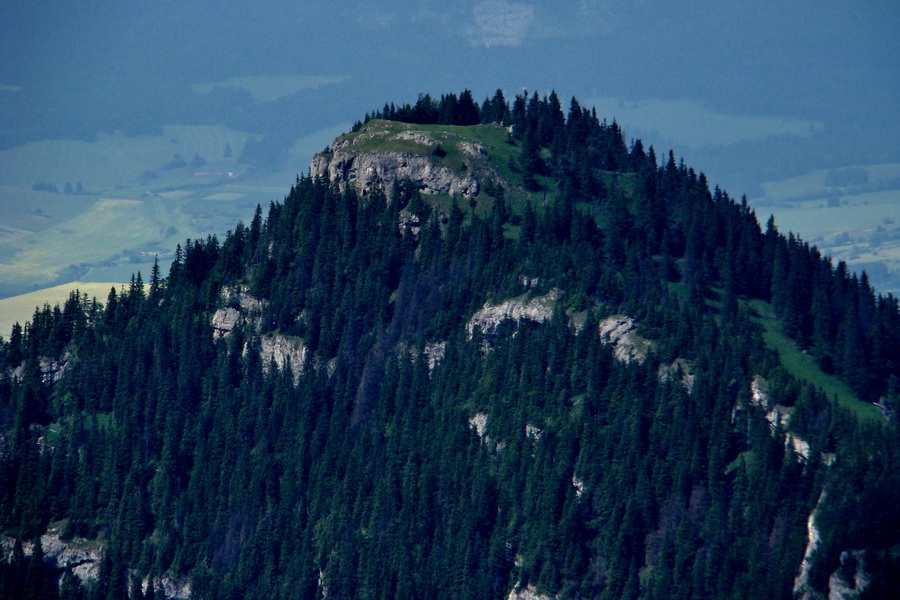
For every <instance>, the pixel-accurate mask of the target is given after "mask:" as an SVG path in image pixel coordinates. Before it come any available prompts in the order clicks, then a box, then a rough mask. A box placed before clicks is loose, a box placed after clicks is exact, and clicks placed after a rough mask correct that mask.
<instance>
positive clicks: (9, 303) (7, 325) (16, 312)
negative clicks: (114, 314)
mask: <svg viewBox="0 0 900 600" xmlns="http://www.w3.org/2000/svg"><path fill="white" fill-rule="evenodd" d="M121 286H122V284H119V283H84V282H81V281H73V282H72V283H67V284H66V285H58V286H55V287H52V288H46V289H43V290H38V291H36V292H30V293H28V294H21V295H19V296H13V297H12V298H4V299H2V300H0V335H2V336H3V339H6V340H8V339H9V332H10V331H11V330H12V326H13V324H15V323H16V322H18V323H19V324H20V325H24V324H25V322H26V321H31V317H32V316H33V315H34V311H35V309H36V308H40V307H43V306H44V304H49V305H50V306H51V307H52V306H56V305H57V304H59V305H60V306H62V304H63V303H64V302H65V301H66V299H67V298H68V297H69V294H71V293H72V291H73V290H78V292H79V294H87V296H88V298H97V299H98V300H99V301H100V302H102V303H104V304H105V303H106V297H107V296H108V295H109V290H110V289H111V288H116V290H117V291H118V290H120V289H121Z"/></svg>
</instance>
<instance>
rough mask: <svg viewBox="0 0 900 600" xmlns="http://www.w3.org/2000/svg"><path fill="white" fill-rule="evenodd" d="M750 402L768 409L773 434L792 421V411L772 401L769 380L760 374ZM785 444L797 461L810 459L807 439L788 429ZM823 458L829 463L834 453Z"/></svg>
mask: <svg viewBox="0 0 900 600" xmlns="http://www.w3.org/2000/svg"><path fill="white" fill-rule="evenodd" d="M750 404H752V405H753V406H759V407H762V408H763V409H764V410H765V411H766V413H765V418H766V421H768V423H769V430H770V431H771V432H772V435H773V436H774V435H777V433H778V430H779V428H780V429H781V430H784V429H786V428H787V426H788V425H789V424H790V422H791V415H790V413H789V412H787V410H786V409H784V408H783V407H781V406H779V405H777V404H775V403H774V402H773V401H772V399H771V398H770V396H769V393H768V382H766V380H765V379H763V378H762V377H760V376H759V375H757V376H755V377H754V378H753V380H752V381H751V382H750ZM784 445H785V447H787V448H790V449H791V450H793V451H794V454H796V455H797V462H806V461H808V460H809V453H810V450H809V442H807V441H806V440H804V439H802V438H800V437H798V436H797V435H795V434H793V433H791V432H790V431H788V432H785V434H784ZM821 458H822V461H823V462H824V463H825V464H827V465H830V464H831V463H832V462H833V461H834V456H833V455H831V456H825V455H824V454H823V455H822V457H821Z"/></svg>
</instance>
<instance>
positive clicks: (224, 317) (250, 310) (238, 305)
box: [212, 285, 265, 339]
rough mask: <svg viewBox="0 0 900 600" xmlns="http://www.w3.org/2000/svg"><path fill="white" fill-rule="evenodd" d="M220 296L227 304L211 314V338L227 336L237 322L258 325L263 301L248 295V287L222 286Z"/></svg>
mask: <svg viewBox="0 0 900 600" xmlns="http://www.w3.org/2000/svg"><path fill="white" fill-rule="evenodd" d="M220 297H221V299H222V302H223V303H225V304H226V305H227V306H225V307H223V308H220V309H219V310H217V311H216V312H215V314H213V316H212V327H213V339H218V338H220V337H228V336H229V335H231V332H232V330H233V329H234V328H235V327H236V326H237V325H238V324H239V323H240V324H245V323H251V324H253V325H255V326H258V325H259V320H260V313H261V312H262V309H263V308H265V301H263V300H259V299H258V298H255V297H254V296H252V295H250V288H249V287H247V286H245V285H244V286H241V287H233V286H228V287H224V288H222V292H221V294H220Z"/></svg>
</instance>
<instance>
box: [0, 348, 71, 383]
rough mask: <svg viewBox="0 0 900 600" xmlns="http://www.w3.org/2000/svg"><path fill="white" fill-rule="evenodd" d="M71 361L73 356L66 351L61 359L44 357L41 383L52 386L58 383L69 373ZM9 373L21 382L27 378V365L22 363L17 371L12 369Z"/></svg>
mask: <svg viewBox="0 0 900 600" xmlns="http://www.w3.org/2000/svg"><path fill="white" fill-rule="evenodd" d="M71 360H72V354H71V352H69V351H68V350H66V352H65V353H64V354H63V355H62V356H61V357H60V358H51V357H49V356H42V357H41V359H40V363H39V367H40V370H41V381H42V382H43V383H44V384H50V383H56V382H57V381H59V380H60V379H62V378H63V377H65V376H66V374H67V373H68V372H69V366H70V361H71ZM8 373H9V375H10V376H11V377H12V378H13V379H15V380H17V381H21V380H22V378H23V377H25V363H22V364H21V365H19V366H18V367H16V368H15V369H11V370H10V371H8Z"/></svg>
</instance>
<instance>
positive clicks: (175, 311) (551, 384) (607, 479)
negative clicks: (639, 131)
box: [0, 91, 900, 600]
mask: <svg viewBox="0 0 900 600" xmlns="http://www.w3.org/2000/svg"><path fill="white" fill-rule="evenodd" d="M374 119H386V120H393V121H403V122H407V123H416V124H438V125H443V126H446V127H448V128H454V127H475V126H478V125H479V124H484V125H487V124H491V123H499V124H501V125H502V126H504V127H508V128H509V132H510V133H509V139H508V144H510V145H511V146H512V147H514V148H515V149H516V152H517V153H518V154H517V156H518V157H519V158H518V162H517V164H516V165H515V168H516V170H517V172H518V173H520V174H521V175H522V177H523V181H524V189H525V191H528V192H529V193H530V194H531V195H530V196H527V197H528V198H532V199H533V200H525V201H523V200H521V198H522V197H525V196H515V195H514V194H512V193H511V192H512V190H509V189H507V190H504V189H503V187H502V186H501V185H494V184H492V185H490V186H489V189H486V188H482V193H481V194H480V195H479V196H478V197H477V198H476V200H477V206H478V210H477V211H476V210H475V206H476V203H475V202H474V201H473V202H472V203H470V202H468V201H464V200H463V199H453V198H451V199H450V202H449V203H445V204H437V203H432V202H429V199H428V198H427V197H425V196H424V195H423V194H420V192H419V191H418V190H417V189H416V188H415V186H412V185H407V184H404V182H397V185H395V186H393V188H392V190H391V192H390V193H389V194H388V193H384V192H378V191H376V192H375V193H374V194H370V195H369V196H367V197H366V198H361V197H357V194H356V193H355V192H354V191H353V190H352V189H348V190H347V191H344V192H341V191H339V190H338V188H337V187H336V186H334V185H332V184H330V183H329V182H326V181H323V180H321V179H312V178H311V177H309V176H299V177H298V178H297V181H296V183H295V185H293V186H292V187H291V189H290V190H289V191H288V193H287V195H286V196H285V197H284V199H283V200H282V201H279V202H273V203H272V204H271V205H270V206H269V207H267V209H266V210H263V209H262V208H258V209H257V211H256V213H255V215H253V216H252V218H251V220H250V221H249V225H246V224H244V223H238V224H236V226H235V228H234V229H233V230H232V231H231V232H229V233H228V235H226V236H225V237H224V239H221V240H220V239H218V238H216V237H215V236H209V237H207V238H206V239H197V240H187V241H186V242H185V243H184V244H183V245H182V246H179V248H178V249H177V252H176V258H175V260H174V262H173V263H172V266H171V268H170V270H169V272H168V273H162V272H160V270H159V269H158V268H157V269H154V271H153V272H152V273H149V274H145V275H146V276H147V278H146V279H144V277H143V276H142V275H141V274H136V275H135V276H134V278H133V279H132V282H131V284H130V285H129V286H127V287H124V288H121V289H119V290H115V289H113V290H111V291H110V293H109V296H108V297H107V298H105V299H101V300H100V301H98V300H96V299H88V298H86V297H85V296H81V295H79V294H78V293H73V294H72V295H71V296H70V297H69V299H68V301H66V302H65V304H64V305H63V306H57V307H52V308H51V307H49V306H45V307H43V308H39V309H37V310H36V311H35V313H34V317H33V319H32V320H31V321H30V322H29V323H27V324H25V325H24V327H19V326H17V327H15V328H14V329H13V331H12V332H11V334H10V336H9V338H8V339H5V340H4V341H3V343H2V345H0V368H2V375H0V530H2V533H3V534H4V536H5V537H4V538H3V540H4V541H3V544H4V545H3V551H4V555H3V556H4V561H3V563H2V564H0V597H2V598H65V599H70V598H73V599H74V598H84V599H98V600H107V599H115V600H119V599H125V598H131V599H142V600H143V599H145V598H162V597H165V596H166V594H167V593H168V592H166V591H165V589H164V586H163V581H164V580H177V581H181V582H189V586H190V590H191V597H193V598H210V599H223V600H224V599H232V598H234V599H237V598H324V597H327V598H328V599H329V600H334V599H338V598H454V599H457V598H459V599H462V598H472V599H480V598H497V599H500V598H507V597H508V596H509V595H510V592H511V590H514V589H526V588H528V587H531V588H533V590H534V591H535V592H536V593H539V594H544V595H545V596H546V597H547V598H553V597H559V598H609V599H613V598H616V599H618V598H647V599H650V598H741V599H747V598H758V599H770V598H792V597H794V596H795V594H807V597H810V598H812V597H815V594H824V596H827V594H828V589H829V579H830V578H833V577H834V574H835V573H841V572H844V573H845V575H846V576H845V580H848V581H852V579H853V572H854V570H855V569H863V570H864V571H865V573H866V577H868V578H869V584H868V586H867V587H866V588H865V590H864V591H863V592H862V594H861V597H863V598H880V597H889V596H890V595H891V593H892V592H896V591H897V590H898V589H900V587H898V586H900V576H898V573H900V469H898V468H897V464H898V461H900V439H898V425H897V422H896V419H895V417H894V416H893V415H895V414H896V413H895V412H894V411H895V407H897V401H898V398H900V308H898V302H897V299H896V298H893V297H891V296H886V297H885V296H881V295H878V294H876V293H875V291H873V289H872V288H871V286H870V285H869V283H868V281H867V278H866V277H865V275H859V276H858V275H856V274H853V273H851V272H850V271H849V270H848V268H847V266H846V265H845V264H843V263H839V264H836V265H835V264H833V263H832V262H831V261H830V259H828V258H827V257H823V256H822V255H821V254H820V253H819V252H818V250H817V249H816V248H815V247H811V246H810V245H808V244H807V243H805V242H803V241H802V240H801V239H800V238H799V237H797V236H795V235H792V234H789V235H785V234H783V233H780V232H779V231H778V230H777V228H776V226H775V224H774V222H773V221H772V220H769V222H768V224H767V225H766V226H764V227H761V226H760V224H759V222H758V220H757V215H756V214H755V213H754V211H753V210H752V209H751V208H750V207H749V206H748V205H747V203H746V201H736V200H734V199H733V198H731V197H730V196H729V195H728V194H727V193H726V192H724V191H723V190H720V189H719V188H718V187H713V188H712V189H711V187H710V182H708V181H707V180H706V177H705V176H704V175H703V174H702V173H697V172H695V171H694V170H693V169H692V168H689V167H688V166H686V165H684V164H683V162H680V161H677V160H676V159H675V155H674V154H673V153H672V152H669V153H668V155H667V156H663V157H657V156H656V154H655V151H654V149H653V148H649V149H645V148H644V147H643V145H642V143H641V142H640V140H634V141H630V142H629V141H626V138H625V135H624V133H623V131H622V130H621V129H620V127H619V126H618V125H617V124H616V123H615V122H613V123H608V122H606V121H604V120H601V119H600V118H598V116H597V115H596V114H595V113H594V112H593V111H591V110H588V109H586V108H583V107H581V106H580V105H579V104H578V102H577V101H576V100H572V101H571V103H570V106H569V108H568V110H564V109H563V107H562V106H561V104H560V102H559V99H558V98H557V97H556V95H555V94H550V95H549V96H543V97H541V96H539V95H538V94H531V95H529V94H528V93H524V94H522V95H518V96H516V97H515V99H514V100H513V101H512V103H509V102H507V100H506V99H505V98H504V97H503V94H502V92H499V91H498V92H497V94H495V95H494V96H493V97H492V98H488V99H486V100H484V102H483V103H481V104H479V103H477V102H475V101H474V100H473V98H472V95H471V92H468V91H464V92H463V93H462V94H460V95H459V96H456V95H455V94H447V95H444V96H442V97H441V98H440V99H433V98H431V97H430V96H428V95H423V96H420V97H419V99H418V101H417V102H416V103H415V104H414V105H404V106H399V107H398V106H393V105H387V106H385V107H384V108H383V109H379V110H376V111H373V112H372V113H370V114H367V115H366V117H365V119H364V120H363V121H361V122H359V123H357V125H356V126H355V127H354V130H359V129H360V128H362V127H364V126H365V124H366V123H367V122H369V121H370V120H374ZM527 188H531V189H527ZM410 215H412V217H414V219H415V223H416V224H417V226H415V227H412V226H410ZM510 299H519V300H521V302H523V303H526V302H529V301H531V300H538V301H544V302H546V303H549V305H550V307H551V309H552V310H551V311H550V313H549V314H551V315H552V316H547V317H546V318H543V319H541V320H540V322H539V320H536V319H519V320H518V321H517V320H515V319H506V320H504V321H502V322H500V323H499V324H498V326H497V327H496V328H493V329H491V328H487V327H483V328H479V327H473V326H468V327H467V324H468V323H470V322H471V319H472V317H473V315H475V314H476V313H477V312H478V311H479V310H480V309H482V308H483V307H485V306H486V305H497V304H500V303H502V302H504V301H507V300H510ZM248 307H249V308H248ZM228 310H231V311H232V312H231V313H229V314H240V315H243V316H242V317H241V318H237V319H236V320H233V322H232V324H231V326H230V329H229V330H228V332H227V335H224V334H222V332H221V331H218V330H216V329H215V328H214V326H213V317H214V315H215V314H217V311H228ZM223 314H225V313H223ZM250 314H252V318H251V317H250V316H247V315H250ZM612 315H627V316H628V317H629V318H630V319H632V320H633V321H634V322H635V323H637V329H636V331H637V333H639V334H640V335H641V336H642V338H643V339H646V340H649V342H648V343H649V345H650V347H651V349H650V351H649V352H648V353H647V354H646V357H644V358H643V359H642V360H637V359H632V360H622V359H621V357H618V356H617V355H616V354H615V348H614V347H613V346H612V345H611V344H609V343H608V340H605V339H604V338H603V337H602V336H601V335H599V334H598V331H599V328H600V325H601V323H602V322H603V321H604V319H606V318H608V317H610V316H612ZM772 324H775V325H776V326H777V327H778V328H780V329H779V330H780V331H782V332H783V333H784V335H785V336H787V337H789V338H790V340H791V343H792V344H794V345H795V346H796V349H797V350H798V351H799V352H801V353H802V354H803V355H804V356H807V357H811V358H812V359H814V362H815V364H816V365H817V368H818V369H819V371H818V372H820V373H823V374H826V375H830V376H835V377H838V378H840V379H841V380H842V381H843V382H845V383H846V385H847V386H849V389H850V390H852V393H853V394H854V395H855V397H856V401H857V404H859V405H862V406H865V407H867V408H871V405H872V403H878V404H879V405H880V406H881V407H882V413H879V414H878V416H877V417H876V418H867V417H865V416H864V415H863V416H861V415H860V414H859V413H858V412H857V411H854V410H853V408H852V406H851V407H848V406H847V405H846V404H840V403H838V402H837V401H836V399H835V397H833V396H832V395H829V394H828V393H826V392H825V391H823V390H822V389H821V388H820V387H819V386H818V385H816V381H815V379H814V378H813V379H810V378H806V379H804V378H801V377H796V376H795V375H792V374H791V372H790V369H788V368H787V366H786V365H785V364H784V361H783V357H782V356H781V355H780V354H779V351H778V349H777V348H773V347H772V345H771V343H767V338H766V326H767V325H770V326H771V325H772ZM273 340H274V341H280V342H282V343H289V344H293V346H292V347H293V348H295V349H301V350H297V354H298V355H299V356H300V357H301V358H302V360H295V361H293V362H292V361H288V360H283V361H281V362H278V361H276V360H275V359H274V358H273V356H275V355H274V354H272V353H271V352H267V351H266V347H267V345H268V346H271V344H273V343H274V342H273ZM265 357H269V358H268V359H266V358H265ZM667 374H668V375H667ZM761 380H762V381H765V382H766V387H767V394H768V397H767V399H766V400H764V401H760V400H759V398H758V397H757V395H756V391H755V390H756V388H754V382H758V381H761ZM766 403H768V404H769V405H771V406H774V405H777V406H778V407H780V410H781V412H782V414H788V415H789V418H785V419H782V418H779V417H778V416H777V414H776V417H775V418H774V419H770V420H767V418H766V417H767V410H768V408H770V406H763V405H764V404H766ZM885 415H886V416H885ZM797 439H802V440H803V441H804V442H805V443H806V444H807V446H806V447H805V450H803V449H802V448H801V446H798V445H797V444H795V443H792V441H791V440H797ZM814 511H815V523H816V526H817V529H818V532H819V540H818V544H817V548H816V550H815V552H813V553H812V554H811V556H809V557H808V560H807V561H806V563H807V564H806V573H805V575H804V577H805V580H804V587H802V588H798V587H796V586H795V580H796V579H797V578H798V576H799V575H800V572H801V564H802V563H804V557H805V556H806V554H807V550H808V544H809V531H808V523H809V520H810V515H811V514H813V512H814ZM52 528H55V529H54V530H55V531H57V530H58V531H59V536H60V538H61V539H62V540H63V541H66V540H70V541H73V542H72V543H74V541H78V542H79V543H82V544H86V543H89V542H90V543H94V544H97V545H98V546H99V547H102V561H100V563H99V570H98V573H97V577H96V578H95V579H88V580H84V581H83V580H81V579H80V578H79V577H77V576H75V574H74V566H71V565H70V566H68V567H61V566H59V564H57V563H54V562H53V561H49V560H47V561H45V560H44V556H43V555H44V553H45V552H46V551H47V549H46V548H43V547H42V543H41V536H43V535H45V534H46V533H47V532H48V530H50V529H52ZM143 584H145V585H143ZM824 596H823V597H824Z"/></svg>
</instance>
